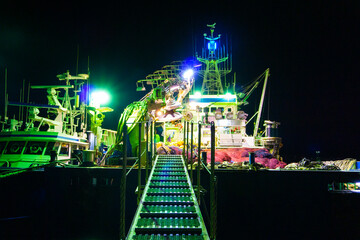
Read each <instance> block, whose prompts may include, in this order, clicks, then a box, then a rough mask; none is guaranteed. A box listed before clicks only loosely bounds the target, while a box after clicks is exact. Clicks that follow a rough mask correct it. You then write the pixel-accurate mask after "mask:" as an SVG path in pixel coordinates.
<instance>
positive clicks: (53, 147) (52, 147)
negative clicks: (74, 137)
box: [45, 142, 60, 155]
mask: <svg viewBox="0 0 360 240" xmlns="http://www.w3.org/2000/svg"><path fill="white" fill-rule="evenodd" d="M59 145H60V143H58V142H48V144H47V146H46V150H45V155H50V151H51V150H55V151H56V152H58V149H59Z"/></svg>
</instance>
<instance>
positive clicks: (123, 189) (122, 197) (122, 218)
mask: <svg viewBox="0 0 360 240" xmlns="http://www.w3.org/2000/svg"><path fill="white" fill-rule="evenodd" d="M126 165H127V126H126V123H125V124H124V127H123V166H122V167H123V171H122V176H121V185H120V239H121V240H123V239H125V200H126V170H127V169H126Z"/></svg>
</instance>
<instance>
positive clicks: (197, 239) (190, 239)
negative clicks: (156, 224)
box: [133, 234, 204, 240]
mask: <svg viewBox="0 0 360 240" xmlns="http://www.w3.org/2000/svg"><path fill="white" fill-rule="evenodd" d="M183 239H186V240H203V239H204V237H203V236H201V235H197V234H138V235H135V236H134V237H133V240H183Z"/></svg>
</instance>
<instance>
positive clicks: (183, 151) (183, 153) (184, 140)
mask: <svg viewBox="0 0 360 240" xmlns="http://www.w3.org/2000/svg"><path fill="white" fill-rule="evenodd" d="M183 130H184V138H183V142H184V145H183V150H182V155H183V158H184V161H185V147H186V121H185V119H184V127H183Z"/></svg>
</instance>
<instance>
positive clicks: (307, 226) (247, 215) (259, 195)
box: [0, 168, 360, 239]
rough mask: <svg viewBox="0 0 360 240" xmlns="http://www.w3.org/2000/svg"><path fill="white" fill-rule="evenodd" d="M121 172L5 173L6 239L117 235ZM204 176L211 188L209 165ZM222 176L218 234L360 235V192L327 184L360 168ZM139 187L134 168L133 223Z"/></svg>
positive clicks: (2, 231)
mask: <svg viewBox="0 0 360 240" xmlns="http://www.w3.org/2000/svg"><path fill="white" fill-rule="evenodd" d="M121 173H122V170H121V169H87V168H84V169H58V168H56V169H47V170H46V171H44V172H31V173H25V174H22V175H19V176H14V177H10V178H7V179H1V180H0V191H1V194H0V196H1V197H0V210H1V211H0V239H119V237H118V236H119V217H120V213H119V211H120V208H119V202H120V190H119V183H120V177H121ZM144 175H145V174H144V171H143V174H142V176H144ZM194 176H195V175H194ZM201 179H202V181H201V185H203V186H204V187H205V188H206V189H209V176H208V174H207V173H206V172H202V174H201ZM217 179H218V187H217V189H218V190H217V196H218V204H217V212H218V218H217V219H218V222H217V223H218V224H217V239H285V238H286V239H360V194H355V193H352V194H335V193H331V192H329V191H328V189H327V187H328V184H329V183H331V182H333V181H337V182H341V181H342V182H346V181H354V180H359V181H360V175H359V173H358V172H308V171H307V172H297V171H286V172H285V171H258V172H247V171H228V170H218V171H217ZM136 186H137V171H136V170H134V171H132V172H131V173H130V174H129V176H128V178H127V192H126V228H127V229H129V227H130V224H131V221H132V217H133V215H134V213H135V211H136V206H137V205H136V195H135V194H134V191H135V188H136ZM208 201H209V193H206V194H205V202H207V204H208ZM201 208H202V211H203V216H204V220H205V222H206V223H208V218H207V216H206V214H205V213H204V204H201ZM209 209H210V208H209V206H207V210H209Z"/></svg>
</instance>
